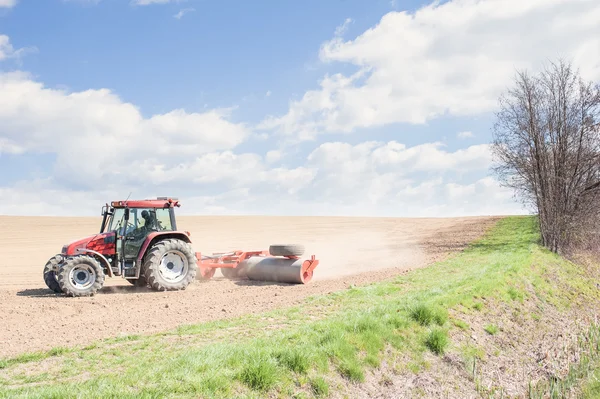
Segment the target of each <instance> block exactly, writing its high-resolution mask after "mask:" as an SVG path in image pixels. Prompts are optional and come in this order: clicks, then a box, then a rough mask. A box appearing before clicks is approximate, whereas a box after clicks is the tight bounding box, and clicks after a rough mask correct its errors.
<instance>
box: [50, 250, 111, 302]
mask: <svg viewBox="0 0 600 399" xmlns="http://www.w3.org/2000/svg"><path fill="white" fill-rule="evenodd" d="M58 284H59V285H60V288H61V290H62V292H64V293H65V294H66V295H67V296H73V297H75V296H93V295H95V294H96V292H97V291H98V290H99V289H101V288H102V286H103V285H104V270H102V266H101V265H100V262H98V261H97V260H96V259H94V258H93V257H91V256H89V255H82V256H75V257H72V258H69V259H67V260H66V261H65V263H64V264H63V265H62V267H61V268H60V269H59V271H58Z"/></svg>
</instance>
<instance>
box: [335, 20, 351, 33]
mask: <svg viewBox="0 0 600 399" xmlns="http://www.w3.org/2000/svg"><path fill="white" fill-rule="evenodd" d="M352 22H354V20H353V19H352V18H346V20H345V21H344V23H343V24H342V25H340V26H338V27H337V28H335V36H343V35H344V33H346V31H347V30H348V27H349V26H350V24H351V23H352Z"/></svg>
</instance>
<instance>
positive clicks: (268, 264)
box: [238, 256, 312, 284]
mask: <svg viewBox="0 0 600 399" xmlns="http://www.w3.org/2000/svg"><path fill="white" fill-rule="evenodd" d="M309 266H310V261H307V260H302V259H288V258H276V257H259V256H253V257H251V258H248V259H246V260H244V261H243V262H241V263H240V264H239V265H238V268H239V269H240V271H239V275H240V277H241V276H246V277H247V278H248V279H249V280H256V281H273V282H278V283H289V284H306V283H308V282H309V281H310V280H311V279H312V271H307V269H308V267H309Z"/></svg>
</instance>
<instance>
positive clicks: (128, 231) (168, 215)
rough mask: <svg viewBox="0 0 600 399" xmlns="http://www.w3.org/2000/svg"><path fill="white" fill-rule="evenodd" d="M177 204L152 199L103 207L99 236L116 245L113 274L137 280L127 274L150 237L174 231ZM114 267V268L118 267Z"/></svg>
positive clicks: (160, 199) (166, 200)
mask: <svg viewBox="0 0 600 399" xmlns="http://www.w3.org/2000/svg"><path fill="white" fill-rule="evenodd" d="M178 206H179V202H178V200H177V199H174V198H166V197H159V198H157V199H155V200H141V201H139V200H136V201H113V202H111V204H110V205H109V204H106V205H105V206H104V207H102V225H101V227H100V234H103V235H108V236H109V237H112V242H114V243H115V248H114V255H115V257H116V259H115V260H116V262H111V263H112V264H113V265H115V263H116V264H117V265H120V266H121V267H116V269H117V270H115V272H116V274H121V273H122V274H123V276H124V277H138V275H137V273H135V275H132V274H131V273H128V272H130V271H133V270H139V268H136V267H135V266H136V265H135V263H136V260H137V259H138V257H139V255H140V251H141V250H142V247H143V246H144V243H146V242H147V239H148V238H149V236H152V235H157V234H161V233H162V234H165V233H168V232H174V231H177V222H176V219H175V212H174V208H175V207H178ZM117 265H115V266H117Z"/></svg>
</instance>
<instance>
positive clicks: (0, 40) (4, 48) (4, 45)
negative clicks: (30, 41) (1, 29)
mask: <svg viewBox="0 0 600 399" xmlns="http://www.w3.org/2000/svg"><path fill="white" fill-rule="evenodd" d="M0 1H2V0H0ZM34 51H36V48H35V47H23V48H20V49H16V50H15V48H14V47H13V45H12V44H11V43H10V38H9V37H8V36H6V35H0V61H4V60H7V59H9V58H15V59H19V58H21V57H22V56H23V55H25V54H27V53H29V52H34Z"/></svg>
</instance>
